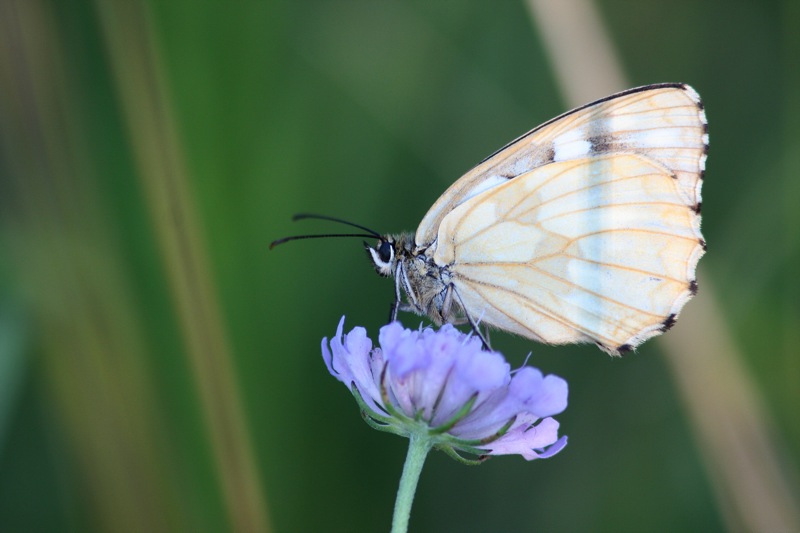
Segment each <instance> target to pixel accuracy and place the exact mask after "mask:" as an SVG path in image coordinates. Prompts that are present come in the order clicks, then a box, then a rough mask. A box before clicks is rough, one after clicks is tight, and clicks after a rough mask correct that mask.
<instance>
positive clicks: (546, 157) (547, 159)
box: [542, 143, 556, 165]
mask: <svg viewBox="0 0 800 533" xmlns="http://www.w3.org/2000/svg"><path fill="white" fill-rule="evenodd" d="M555 160H556V149H555V148H554V147H553V145H552V143H551V144H550V146H548V147H547V149H546V150H544V151H543V152H542V164H543V165H547V164H549V163H552V162H553V161H555Z"/></svg>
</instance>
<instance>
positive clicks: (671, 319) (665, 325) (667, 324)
mask: <svg viewBox="0 0 800 533" xmlns="http://www.w3.org/2000/svg"><path fill="white" fill-rule="evenodd" d="M677 321H678V317H676V316H675V313H672V314H671V315H669V316H668V317H667V318H666V320H664V322H662V323H661V331H662V332H663V331H669V330H670V329H672V326H674V325H675V322H677Z"/></svg>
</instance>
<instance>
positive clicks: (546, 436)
mask: <svg viewBox="0 0 800 533" xmlns="http://www.w3.org/2000/svg"><path fill="white" fill-rule="evenodd" d="M531 419H532V417H531V416H527V417H526V416H522V417H520V418H519V419H518V420H517V422H516V423H515V424H514V427H512V428H511V429H510V430H509V432H508V433H506V434H505V435H503V436H502V437H500V438H499V439H497V440H496V441H494V442H492V443H491V444H488V445H487V446H486V448H485V449H486V450H487V453H488V454H489V455H510V454H519V455H521V456H523V457H524V458H525V459H527V460H528V461H530V460H533V459H538V458H540V457H541V458H544V457H550V456H552V455H555V454H556V453H558V452H559V451H560V450H561V449H562V448H563V447H564V446H566V444H567V441H566V437H562V438H561V439H559V438H558V422H556V421H555V420H554V419H552V418H545V419H544V420H542V421H541V422H539V423H538V424H536V425H531V422H530V420H531ZM555 445H557V446H555ZM548 446H550V447H551V448H553V447H555V448H556V449H555V450H552V449H545V448H547V447H548ZM537 450H538V451H537Z"/></svg>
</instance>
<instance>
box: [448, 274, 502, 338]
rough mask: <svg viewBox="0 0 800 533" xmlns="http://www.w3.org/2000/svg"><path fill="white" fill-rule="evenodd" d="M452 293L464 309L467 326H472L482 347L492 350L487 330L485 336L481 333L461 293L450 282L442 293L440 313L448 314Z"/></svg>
mask: <svg viewBox="0 0 800 533" xmlns="http://www.w3.org/2000/svg"><path fill="white" fill-rule="evenodd" d="M453 295H455V297H456V298H457V299H458V303H459V304H460V305H461V309H463V310H464V316H465V317H466V319H467V322H468V323H469V327H471V328H472V331H473V332H474V333H475V335H477V336H478V338H479V339H480V340H481V344H483V349H484V350H486V351H487V352H490V351H492V347H491V346H489V340H488V339H489V330H488V329H487V330H486V336H484V335H483V333H481V330H480V328H479V327H478V323H477V322H475V320H473V318H472V316H471V315H470V314H469V311H468V310H467V307H466V306H465V305H464V301H463V300H462V299H461V295H460V294H458V290H457V289H456V286H455V285H453V284H452V283H451V284H450V285H448V286H447V289H446V292H445V294H444V302H443V303H442V315H443V316H448V315H449V314H450V308H451V307H452V305H453Z"/></svg>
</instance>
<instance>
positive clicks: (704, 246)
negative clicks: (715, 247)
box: [697, 238, 708, 252]
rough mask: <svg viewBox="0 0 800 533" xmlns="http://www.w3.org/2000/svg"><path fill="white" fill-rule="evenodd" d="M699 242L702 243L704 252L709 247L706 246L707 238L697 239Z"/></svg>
mask: <svg viewBox="0 0 800 533" xmlns="http://www.w3.org/2000/svg"><path fill="white" fill-rule="evenodd" d="M697 242H698V243H700V246H701V247H702V248H703V251H704V252H705V251H706V250H707V249H708V247H707V246H706V240H705V239H703V238H700V239H698V240H697Z"/></svg>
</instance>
